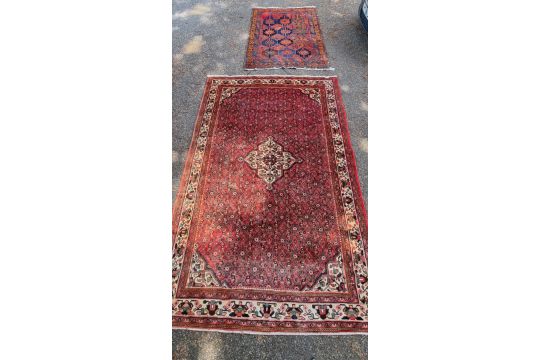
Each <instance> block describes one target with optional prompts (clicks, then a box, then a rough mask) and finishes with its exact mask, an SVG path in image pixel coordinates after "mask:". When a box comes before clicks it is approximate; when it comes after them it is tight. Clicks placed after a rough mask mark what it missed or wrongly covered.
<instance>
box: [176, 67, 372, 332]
mask: <svg viewBox="0 0 540 360" xmlns="http://www.w3.org/2000/svg"><path fill="white" fill-rule="evenodd" d="M366 224H367V222H366V212H365V209H364V205H363V200H362V193H361V191H360V183H359V181H358V177H357V170H356V166H355V160H354V154H353V150H352V147H351V143H350V136H349V131H348V128H347V120H346V117H345V109H344V106H343V101H342V99H341V94H340V92H339V85H338V80H337V78H336V77H283V76H235V77H219V76H217V77H209V78H208V81H207V83H206V88H205V91H204V96H203V98H202V102H201V107H200V110H199V114H198V117H197V121H196V124H195V130H194V135H193V140H192V143H191V147H190V150H189V153H188V156H187V160H186V164H185V168H184V173H183V176H182V180H181V183H180V188H179V191H178V197H177V200H176V202H175V205H174V209H173V321H172V323H173V327H175V328H201V329H211V330H228V331H255V332H272V333H286V332H300V333H309V332H328V333H340V332H363V333H365V332H367V281H368V280H367V279H368V278H367V225H366Z"/></svg>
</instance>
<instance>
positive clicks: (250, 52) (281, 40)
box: [245, 7, 328, 69]
mask: <svg viewBox="0 0 540 360" xmlns="http://www.w3.org/2000/svg"><path fill="white" fill-rule="evenodd" d="M245 67H246V69H257V68H261V69H262V68H315V69H317V68H328V56H327V55H326V51H325V49H324V43H323V39H322V36H321V29H320V28H319V20H318V18H317V9H315V8H314V7H303V8H255V9H253V13H252V16H251V27H250V32H249V42H248V49H247V54H246V65H245Z"/></svg>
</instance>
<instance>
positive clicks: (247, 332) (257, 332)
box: [172, 327, 368, 336]
mask: <svg viewBox="0 0 540 360" xmlns="http://www.w3.org/2000/svg"><path fill="white" fill-rule="evenodd" d="M172 329H173V330H188V331H203V332H205V331H207V332H219V333H224V334H227V333H229V334H245V335H285V336H289V335H301V336H306V335H307V336H311V335H323V336H329V335H365V336H367V335H368V333H367V332H261V331H251V330H230V329H227V330H223V329H199V328H184V327H173V328H172Z"/></svg>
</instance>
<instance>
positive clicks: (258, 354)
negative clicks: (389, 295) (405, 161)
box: [172, 0, 368, 360]
mask: <svg viewBox="0 0 540 360" xmlns="http://www.w3.org/2000/svg"><path fill="white" fill-rule="evenodd" d="M359 3H360V1H359V0H357V1H352V0H324V1H310V2H309V5H315V6H317V11H318V15H319V20H320V25H321V29H322V33H323V37H324V40H325V45H326V48H327V52H328V57H329V59H330V66H332V67H334V68H335V71H310V70H292V69H282V70H265V71H245V70H244V69H243V64H244V56H245V49H246V41H247V38H248V29H249V22H250V16H251V7H253V6H306V2H305V1H301V0H288V1H286V0H272V1H267V0H264V1H245V0H228V1H218V0H201V1H190V0H173V3H172V13H173V15H172V24H173V27H172V31H173V32H172V40H173V43H172V51H173V53H172V139H173V144H172V149H173V153H172V167H173V184H172V199H173V201H174V198H175V196H176V191H177V188H178V182H179V179H180V175H181V171H182V168H183V166H184V160H185V156H186V153H187V150H188V148H189V142H190V140H191V134H192V131H193V126H194V123H195V118H196V113H197V109H198V106H199V102H200V99H201V96H202V92H203V88H204V84H205V81H206V75H218V74H226V75H249V74H258V75H262V74H273V75H338V77H339V83H340V85H341V91H342V96H343V101H344V102H345V107H346V111H347V117H348V122H349V130H350V133H351V140H352V143H353V148H354V151H355V154H356V162H357V168H358V171H359V177H360V182H361V184H362V192H363V195H364V200H365V202H366V207H367V200H368V197H367V192H368V179H367V175H368V171H367V165H368V115H367V114H368V99H367V83H368V79H367V62H368V46H367V34H366V33H365V32H364V31H363V30H362V29H361V26H360V24H359V20H358V6H359ZM173 356H174V359H190V360H191V359H201V360H211V359H220V360H221V359H235V360H239V359H261V360H262V359H276V360H277V359H325V360H327V359H367V336H361V335H341V336H326V335H324V336H321V335H310V336H301V335H289V336H269V335H240V334H223V333H216V332H199V331H183V330H174V331H173Z"/></svg>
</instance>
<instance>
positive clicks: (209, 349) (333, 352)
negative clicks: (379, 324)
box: [173, 331, 368, 360]
mask: <svg viewBox="0 0 540 360" xmlns="http://www.w3.org/2000/svg"><path fill="white" fill-rule="evenodd" d="M367 350H368V341H367V336H356V335H335V336H329V335H313V336H312V335H309V336H302V335H243V334H225V333H217V332H201V331H173V360H184V359H189V360H221V359H234V360H244V359H253V360H267V359H268V360H281V359H295V360H334V359H335V360H338V359H339V360H348V359H351V360H352V359H355V360H367V358H368V356H367Z"/></svg>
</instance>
